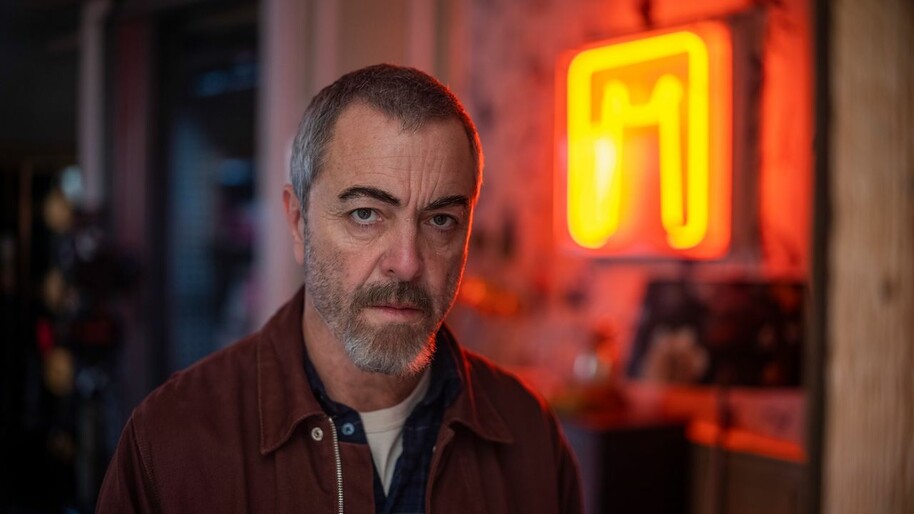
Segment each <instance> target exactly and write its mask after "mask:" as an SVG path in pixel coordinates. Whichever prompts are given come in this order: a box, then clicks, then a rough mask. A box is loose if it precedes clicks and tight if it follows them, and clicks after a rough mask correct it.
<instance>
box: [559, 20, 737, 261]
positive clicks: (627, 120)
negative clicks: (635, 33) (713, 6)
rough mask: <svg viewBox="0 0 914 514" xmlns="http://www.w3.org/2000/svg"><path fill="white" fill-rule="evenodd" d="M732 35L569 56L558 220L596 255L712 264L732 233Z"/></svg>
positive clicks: (712, 27)
mask: <svg viewBox="0 0 914 514" xmlns="http://www.w3.org/2000/svg"><path fill="white" fill-rule="evenodd" d="M730 53H731V50H730V33H729V29H728V27H727V26H726V25H724V24H722V23H713V22H708V23H701V24H696V25H692V26H689V27H686V28H683V29H679V30H672V31H663V32H655V33H651V34H647V35H641V36H639V37H637V38H626V39H621V40H615V41H610V42H606V43H602V44H600V45H597V46H594V47H590V48H587V49H584V50H582V51H579V52H577V53H576V54H574V55H573V56H572V58H571V59H570V60H569V61H568V64H567V67H565V68H564V69H563V72H562V75H561V77H562V79H563V80H562V83H561V84H560V87H559V90H560V91H561V93H560V94H561V95H562V96H561V97H560V100H559V119H560V120H564V121H565V124H564V125H565V126H564V132H562V131H560V133H559V143H560V144H559V149H560V151H559V155H560V157H563V159H562V158H560V163H559V167H560V173H559V174H558V177H559V182H560V183H559V187H558V188H557V192H558V197H557V201H556V205H557V207H558V211H557V213H558V216H557V217H556V219H557V225H558V228H559V234H560V237H561V238H562V239H564V240H565V242H566V243H569V244H571V245H573V246H575V247H576V248H583V249H585V250H586V251H588V252H591V253H595V254H599V255H613V256H631V257H636V256H637V257H641V256H644V257H686V258H696V259H711V258H716V257H720V256H722V255H723V254H724V253H726V250H727V248H728V246H729V241H730V226H731V219H730V218H731V214H730V213H731V206H730V202H731V191H730V189H731V181H732V179H731V174H732V165H731V141H730V139H731V134H732V120H731V103H732V99H731V97H732V79H731V69H732V62H731V60H732V58H731V55H730Z"/></svg>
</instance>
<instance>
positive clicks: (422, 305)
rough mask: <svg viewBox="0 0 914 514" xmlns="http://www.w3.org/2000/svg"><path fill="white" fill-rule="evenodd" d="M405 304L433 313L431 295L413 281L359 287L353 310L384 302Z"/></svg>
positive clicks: (353, 302)
mask: <svg viewBox="0 0 914 514" xmlns="http://www.w3.org/2000/svg"><path fill="white" fill-rule="evenodd" d="M390 303H393V304H397V305H405V306H408V307H410V308H413V309H418V310H420V311H422V312H423V313H425V314H429V315H430V314H432V298H431V295H430V294H429V293H428V292H427V291H426V290H425V289H423V288H422V287H420V286H419V285H417V284H414V283H412V282H389V283H387V284H376V285H371V286H367V287H364V288H362V289H359V291H357V292H356V294H355V297H354V298H353V301H352V307H353V310H361V309H363V308H365V307H370V306H373V305H383V304H390Z"/></svg>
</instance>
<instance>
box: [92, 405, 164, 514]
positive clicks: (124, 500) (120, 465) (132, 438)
mask: <svg viewBox="0 0 914 514" xmlns="http://www.w3.org/2000/svg"><path fill="white" fill-rule="evenodd" d="M141 443H142V441H141V440H140V439H139V437H138V434H137V427H136V421H135V420H134V417H133V416H131V418H130V419H129V420H128V421H127V426H125V427H124V432H123V433H122V434H121V440H120V442H119V443H118V445H117V450H116V451H115V452H114V456H113V457H112V458H111V463H110V464H108V471H107V473H105V479H104V481H103V482H102V487H101V490H100V491H99V495H98V503H97V505H96V513H97V514H106V513H109V512H110V513H157V512H159V508H158V507H159V506H158V501H157V500H158V498H157V495H156V490H155V484H154V482H153V477H152V472H151V468H150V467H149V463H148V461H147V459H146V456H145V455H144V454H143V451H142V449H141Z"/></svg>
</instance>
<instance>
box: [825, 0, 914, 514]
mask: <svg viewBox="0 0 914 514" xmlns="http://www.w3.org/2000/svg"><path fill="white" fill-rule="evenodd" d="M831 12H832V18H831V27H830V38H831V43H830V45H829V48H830V54H831V63H832V66H831V78H830V82H831V91H832V92H833V96H832V115H831V120H832V124H831V129H830V133H829V134H828V135H827V136H826V137H829V139H830V143H829V145H828V146H829V147H830V149H831V150H830V153H829V156H828V160H829V162H830V167H831V180H830V182H831V190H830V198H831V205H832V208H833V209H832V216H831V222H832V223H831V228H830V235H829V248H830V249H829V264H828V269H829V270H830V277H829V287H828V306H829V307H828V308H829V311H828V348H827V355H826V359H827V360H826V364H825V370H826V407H825V426H824V436H825V453H824V463H823V490H822V505H823V511H824V512H828V513H859V512H874V513H875V512H878V513H886V514H888V513H897V514H902V513H911V512H914V31H912V29H911V27H914V3H911V2H910V1H909V0H880V1H871V2H860V1H856V0H838V1H836V2H834V3H833V4H832V7H831Z"/></svg>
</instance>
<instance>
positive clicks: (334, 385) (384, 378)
mask: <svg viewBox="0 0 914 514" xmlns="http://www.w3.org/2000/svg"><path fill="white" fill-rule="evenodd" d="M302 336H303V337H304V340H305V347H306V348H307V350H308V357H309V358H310V359H311V363H312V364H313V365H314V369H315V370H317V374H318V376H319V377H320V379H321V381H322V382H323V383H324V389H325V390H326V391H327V395H328V396H330V398H331V399H332V400H333V401H335V402H339V403H342V404H344V405H346V406H349V407H351V408H353V409H355V410H357V411H359V412H369V411H374V410H379V409H385V408H387V407H392V406H394V405H397V404H398V403H400V402H401V401H403V400H404V399H406V397H407V396H409V393H411V392H412V391H413V390H414V389H415V388H416V385H417V384H418V383H419V379H420V378H421V376H422V374H421V373H419V374H416V375H413V376H409V377H398V376H393V375H385V374H383V373H371V372H367V371H362V370H361V369H359V368H357V367H356V366H355V364H353V363H352V360H350V359H349V355H348V354H347V353H346V350H345V349H344V348H343V343H342V342H340V341H339V340H337V338H336V337H335V336H334V335H333V333H332V332H331V331H330V328H329V327H328V326H327V324H326V323H324V320H323V319H322V318H321V316H320V314H318V312H317V310H316V309H315V308H314V304H313V303H312V302H311V299H310V298H309V297H308V294H307V292H306V293H305V308H304V313H303V314H302Z"/></svg>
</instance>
